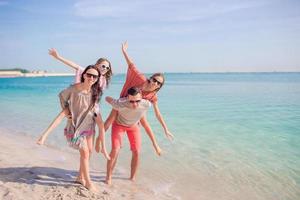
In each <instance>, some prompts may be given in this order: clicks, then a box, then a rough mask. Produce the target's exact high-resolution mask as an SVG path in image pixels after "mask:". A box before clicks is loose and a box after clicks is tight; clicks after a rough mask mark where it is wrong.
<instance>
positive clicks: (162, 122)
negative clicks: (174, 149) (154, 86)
mask: <svg viewBox="0 0 300 200" xmlns="http://www.w3.org/2000/svg"><path fill="white" fill-rule="evenodd" d="M153 108H154V112H155V116H156V118H157V119H158V121H159V122H160V124H161V125H162V127H163V128H164V131H165V134H166V137H167V138H168V139H169V140H172V139H173V138H174V136H173V134H172V133H171V132H170V131H169V130H168V127H167V125H166V123H165V121H164V119H163V117H162V115H161V114H160V111H159V108H158V104H157V102H154V103H153Z"/></svg>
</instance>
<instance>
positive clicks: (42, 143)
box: [36, 137, 45, 145]
mask: <svg viewBox="0 0 300 200" xmlns="http://www.w3.org/2000/svg"><path fill="white" fill-rule="evenodd" d="M36 143H37V144H38V145H44V143H45V139H44V138H43V137H40V138H39V139H38V140H37V141H36Z"/></svg>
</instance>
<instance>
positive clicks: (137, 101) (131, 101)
mask: <svg viewBox="0 0 300 200" xmlns="http://www.w3.org/2000/svg"><path fill="white" fill-rule="evenodd" d="M140 101H141V100H136V101H133V100H130V101H129V102H130V103H139V102H140Z"/></svg>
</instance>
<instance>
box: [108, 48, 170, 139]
mask: <svg viewBox="0 0 300 200" xmlns="http://www.w3.org/2000/svg"><path fill="white" fill-rule="evenodd" d="M127 48H128V43H127V42H125V43H123V44H122V52H123V55H124V57H125V60H126V62H127V64H128V69H127V76H126V82H125V84H124V86H123V89H122V92H121V94H120V97H125V96H126V95H127V90H128V89H129V88H131V87H134V86H135V87H138V88H140V90H141V92H142V96H143V99H147V100H149V101H150V102H151V103H152V105H153V108H154V112H155V116H156V118H157V119H158V121H159V122H160V124H161V125H162V127H163V129H164V132H165V135H166V137H167V138H168V139H169V140H171V139H173V137H174V136H173V134H172V133H171V132H170V131H169V129H168V127H167V125H166V123H165V121H164V119H163V117H162V115H161V113H160V110H159V107H158V103H157V101H158V98H157V95H156V93H157V92H158V91H159V90H160V89H161V88H162V86H163V85H164V82H165V78H164V76H163V74H162V73H155V74H153V75H152V76H151V77H150V78H149V79H147V78H146V77H145V75H144V74H141V73H140V72H139V71H138V69H137V68H136V67H135V65H134V63H133V61H132V60H131V59H130V58H129V56H128V54H127ZM116 116H117V111H115V110H112V111H111V113H110V115H109V117H108V118H107V119H106V121H105V130H107V129H108V128H109V126H110V125H111V124H112V122H113V121H114V120H115V118H116ZM141 124H142V126H143V127H144V128H145V129H146V130H147V129H149V124H148V122H147V120H146V119H145V118H142V119H141Z"/></svg>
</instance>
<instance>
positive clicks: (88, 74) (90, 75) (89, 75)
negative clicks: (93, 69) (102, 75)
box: [86, 73, 99, 79]
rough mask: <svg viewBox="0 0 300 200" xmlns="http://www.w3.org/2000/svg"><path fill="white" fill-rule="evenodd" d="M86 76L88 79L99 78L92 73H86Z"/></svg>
mask: <svg viewBox="0 0 300 200" xmlns="http://www.w3.org/2000/svg"><path fill="white" fill-rule="evenodd" d="M86 76H87V77H88V78H91V77H93V78H94V79H97V78H98V77H99V76H98V75H95V74H90V73H86Z"/></svg>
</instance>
